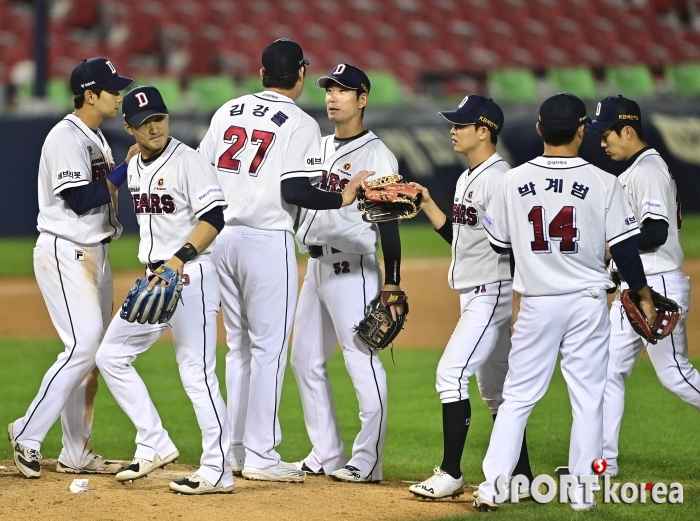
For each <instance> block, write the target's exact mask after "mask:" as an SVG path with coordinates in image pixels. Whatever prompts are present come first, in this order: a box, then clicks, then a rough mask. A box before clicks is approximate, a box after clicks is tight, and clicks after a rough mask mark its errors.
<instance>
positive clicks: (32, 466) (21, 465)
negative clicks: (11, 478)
mask: <svg viewBox="0 0 700 521" xmlns="http://www.w3.org/2000/svg"><path fill="white" fill-rule="evenodd" d="M13 425H14V422H13V423H10V424H9V425H8V426H7V439H8V440H10V443H11V444H12V449H13V453H14V460H15V465H17V468H18V469H19V471H20V472H21V473H22V474H24V476H25V477H27V478H32V479H36V478H40V477H41V466H40V465H39V461H41V454H40V453H39V451H38V450H34V449H29V448H27V447H25V446H23V445H20V444H19V443H15V435H14V430H13Z"/></svg>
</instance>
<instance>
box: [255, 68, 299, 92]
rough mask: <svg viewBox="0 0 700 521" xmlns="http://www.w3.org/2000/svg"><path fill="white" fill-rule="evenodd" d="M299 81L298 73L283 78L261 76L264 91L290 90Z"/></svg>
mask: <svg viewBox="0 0 700 521" xmlns="http://www.w3.org/2000/svg"><path fill="white" fill-rule="evenodd" d="M297 81H299V71H298V70H297V71H296V72H293V73H292V74H286V75H284V76H268V75H267V74H265V75H264V76H263V80H262V84H263V87H265V88H266V89H280V90H292V89H293V88H294V86H295V85H296V84H297Z"/></svg>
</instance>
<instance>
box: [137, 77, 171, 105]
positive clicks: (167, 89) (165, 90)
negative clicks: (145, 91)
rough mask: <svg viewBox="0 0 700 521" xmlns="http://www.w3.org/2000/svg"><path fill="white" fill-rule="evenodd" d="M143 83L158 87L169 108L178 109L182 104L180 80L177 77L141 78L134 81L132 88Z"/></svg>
mask: <svg viewBox="0 0 700 521" xmlns="http://www.w3.org/2000/svg"><path fill="white" fill-rule="evenodd" d="M143 85H151V86H152V87H155V88H156V89H158V91H159V92H160V95H161V96H163V101H164V102H165V105H166V106H167V107H168V110H177V109H179V108H180V107H181V106H182V90H181V89H180V80H178V79H176V78H139V79H137V80H136V81H135V82H134V84H133V86H132V88H133V87H141V86H143Z"/></svg>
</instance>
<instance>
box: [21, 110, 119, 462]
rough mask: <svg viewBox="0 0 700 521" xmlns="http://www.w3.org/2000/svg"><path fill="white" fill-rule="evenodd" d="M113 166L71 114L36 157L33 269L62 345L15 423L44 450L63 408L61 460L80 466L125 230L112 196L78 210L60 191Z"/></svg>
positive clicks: (104, 148) (88, 452)
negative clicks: (112, 261) (114, 263)
mask: <svg viewBox="0 0 700 521" xmlns="http://www.w3.org/2000/svg"><path fill="white" fill-rule="evenodd" d="M112 168H114V162H113V160H112V152H111V150H110V148H109V145H108V144H107V141H106V140H105V138H104V135H103V134H102V132H101V131H100V130H97V131H96V132H95V131H93V130H91V129H90V128H88V127H87V126H86V125H85V124H84V123H83V122H82V121H81V120H80V118H78V117H77V116H76V115H74V114H69V115H68V116H66V117H65V118H64V119H63V120H61V121H60V122H59V123H58V124H56V126H55V127H54V128H53V129H52V130H51V132H49V134H48V136H47V137H46V141H45V142H44V146H43V148H42V150H41V158H40V160H39V218H38V226H37V229H38V230H39V232H41V233H40V235H39V238H38V240H37V244H36V247H35V248H34V272H35V274H36V279H37V283H38V284H39V288H40V289H41V293H42V295H43V297H44V301H45V302H46V306H47V308H48V310H49V316H50V317H51V321H52V323H53V325H54V327H55V328H56V331H57V333H58V335H59V337H60V338H61V341H62V342H63V345H64V346H65V351H63V352H62V353H61V354H60V355H59V356H58V358H57V360H56V362H55V363H54V364H53V365H52V366H51V368H50V369H49V370H48V372H47V373H46V375H45V376H44V379H43V380H42V382H41V387H40V388H39V393H38V394H37V396H36V398H34V401H33V402H32V403H31V405H30V406H29V409H28V410H27V412H26V414H25V415H24V417H23V418H20V419H19V420H17V421H15V422H14V427H13V430H14V435H15V441H16V442H17V443H20V444H21V445H24V446H25V447H28V448H30V449H35V450H39V448H40V445H41V443H42V442H43V441H44V438H45V437H46V434H47V433H48V431H49V429H50V428H51V426H52V425H53V424H54V422H55V421H56V419H57V418H58V416H59V415H61V425H62V427H63V450H62V451H61V455H60V456H59V461H60V462H61V463H62V464H63V465H66V466H68V467H72V468H75V469H81V468H83V467H84V466H85V465H87V464H88V463H89V462H90V460H91V459H92V458H93V457H94V454H93V453H92V447H91V445H90V436H91V433H92V417H93V411H92V401H93V398H94V392H95V390H96V385H97V381H96V380H94V381H93V383H92V384H91V385H92V386H93V387H92V389H90V390H88V389H86V378H87V377H88V375H90V373H91V372H92V371H93V370H94V369H95V353H96V352H97V348H98V347H99V346H100V342H101V341H102V337H103V335H104V332H105V329H106V327H107V324H109V319H110V317H111V315H112V289H113V288H112V271H111V269H110V266H109V260H108V247H107V242H109V240H111V239H116V238H118V237H119V236H120V235H121V232H122V226H121V224H119V222H118V221H117V218H116V213H115V210H114V207H113V205H112V203H110V204H107V205H103V206H100V207H98V208H94V209H92V210H89V211H88V212H86V213H84V214H83V215H77V214H76V213H75V212H73V210H71V209H70V207H69V206H68V204H67V203H66V201H65V200H64V199H63V197H61V195H60V193H61V191H63V190H65V189H67V188H71V187H79V186H84V185H87V184H88V183H90V182H92V181H94V180H97V179H100V178H102V177H104V176H105V175H106V174H107V173H108V172H109V171H110V170H112Z"/></svg>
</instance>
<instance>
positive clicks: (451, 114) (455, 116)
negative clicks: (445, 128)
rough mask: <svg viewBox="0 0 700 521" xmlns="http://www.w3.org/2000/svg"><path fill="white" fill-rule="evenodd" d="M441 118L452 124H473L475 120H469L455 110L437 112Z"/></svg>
mask: <svg viewBox="0 0 700 521" xmlns="http://www.w3.org/2000/svg"><path fill="white" fill-rule="evenodd" d="M438 114H440V115H441V116H442V117H443V118H445V119H446V120H447V121H449V122H450V123H452V124H453V125H474V124H476V121H469V118H467V117H465V116H464V115H463V114H460V113H459V111H456V110H445V111H443V112H438Z"/></svg>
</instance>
